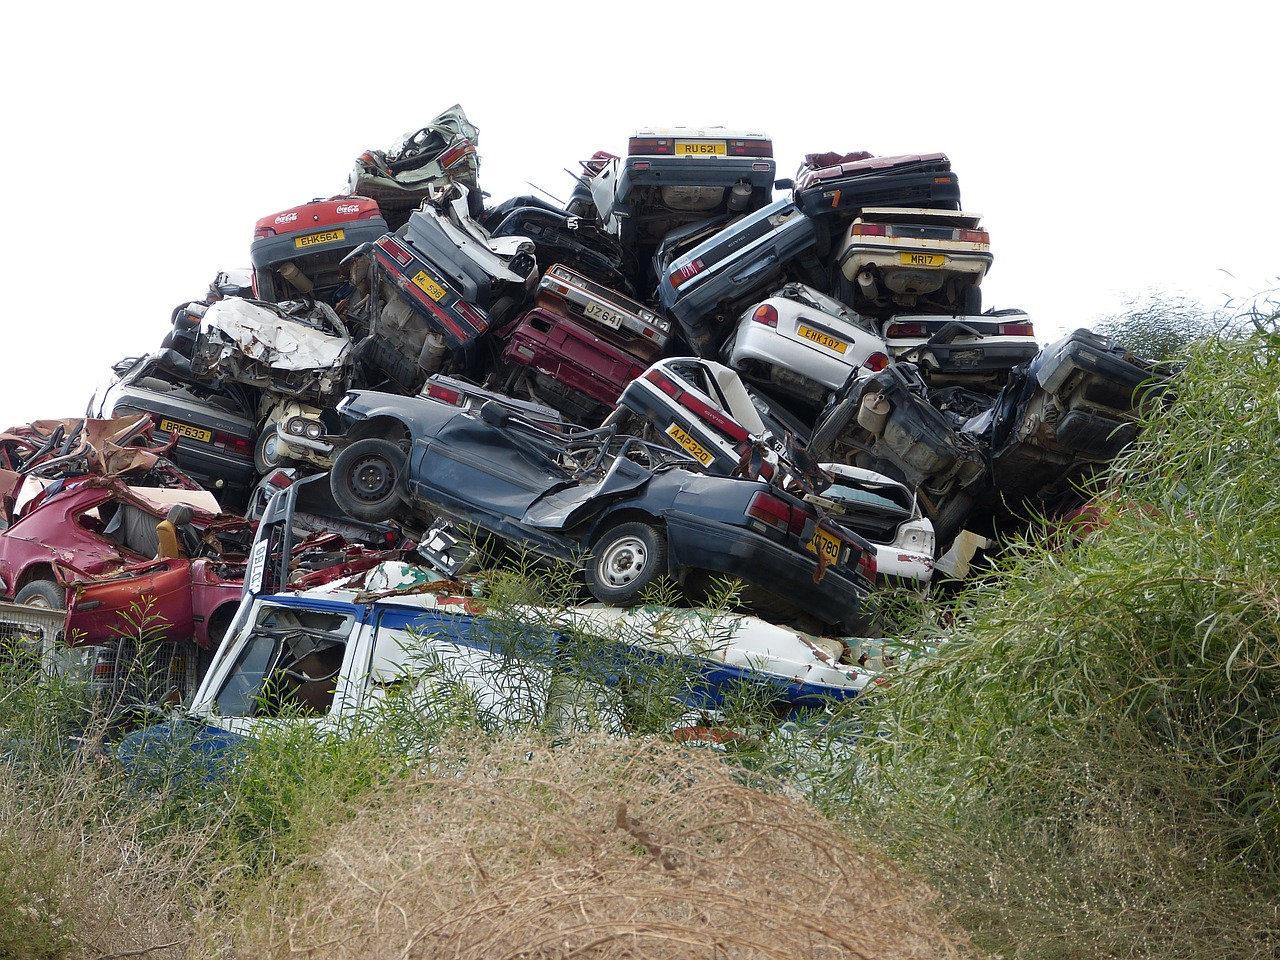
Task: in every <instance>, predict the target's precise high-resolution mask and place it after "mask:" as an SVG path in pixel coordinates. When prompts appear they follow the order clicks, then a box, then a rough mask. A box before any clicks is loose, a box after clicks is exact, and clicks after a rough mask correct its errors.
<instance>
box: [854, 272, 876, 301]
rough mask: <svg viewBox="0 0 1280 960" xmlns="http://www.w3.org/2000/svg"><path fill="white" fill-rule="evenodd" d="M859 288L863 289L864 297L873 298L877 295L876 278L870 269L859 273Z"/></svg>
mask: <svg viewBox="0 0 1280 960" xmlns="http://www.w3.org/2000/svg"><path fill="white" fill-rule="evenodd" d="M858 289H859V290H861V291H862V295H863V296H864V297H868V298H873V297H875V295H876V278H875V277H874V276H872V274H871V271H870V270H863V271H862V272H861V273H859V274H858Z"/></svg>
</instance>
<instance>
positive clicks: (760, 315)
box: [751, 303, 778, 327]
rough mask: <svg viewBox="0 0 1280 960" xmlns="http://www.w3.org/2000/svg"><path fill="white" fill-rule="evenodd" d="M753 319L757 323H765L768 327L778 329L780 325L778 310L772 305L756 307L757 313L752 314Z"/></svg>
mask: <svg viewBox="0 0 1280 960" xmlns="http://www.w3.org/2000/svg"><path fill="white" fill-rule="evenodd" d="M751 319H752V320H754V321H755V322H756V323H763V324H764V325H765V326H766V327H776V326H777V325H778V310H777V308H776V307H774V306H773V305H772V304H769V303H762V304H760V306H758V307H756V311H755V313H753V314H751Z"/></svg>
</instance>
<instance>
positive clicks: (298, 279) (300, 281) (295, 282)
mask: <svg viewBox="0 0 1280 960" xmlns="http://www.w3.org/2000/svg"><path fill="white" fill-rule="evenodd" d="M276 272H277V273H279V274H280V276H282V277H284V278H285V279H286V280H288V281H289V284H290V285H291V286H292V287H293V288H294V289H295V290H297V291H298V292H299V293H301V294H302V295H303V296H304V297H305V296H307V295H308V294H309V293H311V291H312V290H313V289H315V284H314V283H312V282H311V279H310V278H309V277H308V276H307V275H306V274H305V273H303V272H302V271H301V270H299V269H298V266H297V264H295V263H294V262H293V261H292V260H289V261H287V262H286V263H282V264H280V266H278V267H276Z"/></svg>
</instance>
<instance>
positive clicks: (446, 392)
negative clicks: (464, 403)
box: [427, 383, 462, 407]
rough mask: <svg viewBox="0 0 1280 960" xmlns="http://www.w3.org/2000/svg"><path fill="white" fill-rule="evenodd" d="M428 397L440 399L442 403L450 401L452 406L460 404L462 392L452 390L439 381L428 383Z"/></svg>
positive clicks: (429, 398)
mask: <svg viewBox="0 0 1280 960" xmlns="http://www.w3.org/2000/svg"><path fill="white" fill-rule="evenodd" d="M427 399H428V400H439V401H440V402H441V403H448V404H451V405H452V406H455V407H456V406H458V405H459V401H461V400H462V394H461V393H460V392H459V391H457V390H450V389H449V388H448V387H442V386H440V385H439V384H438V383H429V384H427Z"/></svg>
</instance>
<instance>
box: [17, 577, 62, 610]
mask: <svg viewBox="0 0 1280 960" xmlns="http://www.w3.org/2000/svg"><path fill="white" fill-rule="evenodd" d="M13 600H14V603H23V604H26V605H27V606H30V607H43V608H44V609H46V610H65V609H67V591H66V590H65V589H63V588H62V587H60V586H59V585H58V584H56V583H54V582H53V581H52V580H32V581H31V582H30V583H28V584H27V585H26V586H25V587H23V588H22V589H21V590H19V591H18V595H17V596H16V597H14V598H13Z"/></svg>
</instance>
